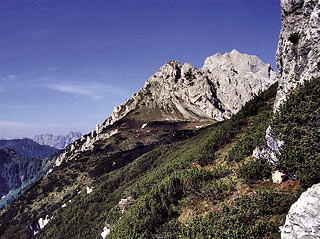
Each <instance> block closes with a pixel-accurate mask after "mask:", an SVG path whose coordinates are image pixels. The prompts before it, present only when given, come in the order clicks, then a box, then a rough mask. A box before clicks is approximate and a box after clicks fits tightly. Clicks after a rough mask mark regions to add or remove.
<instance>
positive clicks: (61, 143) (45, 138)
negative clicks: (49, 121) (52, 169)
mask: <svg viewBox="0 0 320 239" xmlns="http://www.w3.org/2000/svg"><path fill="white" fill-rule="evenodd" d="M81 135H82V134H81V133H80V132H72V131H71V132H70V133H69V134H67V135H52V134H42V135H36V136H34V138H33V141H35V142H37V143H38V144H41V145H48V146H51V147H54V148H57V149H63V148H65V147H66V146H68V145H69V144H71V143H73V142H74V141H76V140H77V139H79V138H80V137H81Z"/></svg>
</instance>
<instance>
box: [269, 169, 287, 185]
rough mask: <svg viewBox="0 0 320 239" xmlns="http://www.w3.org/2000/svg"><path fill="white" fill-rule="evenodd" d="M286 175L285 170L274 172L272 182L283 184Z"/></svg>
mask: <svg viewBox="0 0 320 239" xmlns="http://www.w3.org/2000/svg"><path fill="white" fill-rule="evenodd" d="M285 177H286V175H285V174H284V173H283V172H280V171H279V170H277V171H275V172H272V182H273V183H277V184H281V183H282V182H283V179H284V178H285Z"/></svg>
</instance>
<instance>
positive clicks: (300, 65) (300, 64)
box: [254, 0, 320, 179]
mask: <svg viewBox="0 0 320 239" xmlns="http://www.w3.org/2000/svg"><path fill="white" fill-rule="evenodd" d="M281 20H282V28H281V32H280V37H279V44H278V50H277V56H276V58H277V66H278V69H279V87H278V91H277V96H276V100H275V103H274V110H275V111H277V110H279V107H280V106H281V104H282V103H284V102H285V101H286V97H287V95H289V94H290V93H292V92H293V91H294V89H295V88H296V87H297V86H298V85H300V84H304V82H306V81H309V80H311V79H316V78H319V77H320V2H319V0H281ZM266 139H267V143H268V148H264V149H261V150H260V151H261V154H260V156H261V157H263V158H266V159H268V160H269V159H272V161H273V162H277V161H278V160H277V159H276V157H275V155H276V153H278V152H279V145H278V144H279V143H280V144H281V145H283V144H284V143H285V142H280V141H279V140H278V139H277V135H276V134H275V133H274V132H273V130H272V128H271V127H269V128H268V130H267V132H266ZM281 145H280V146H281ZM254 153H257V152H254ZM288 176H289V177H290V178H292V179H296V176H295V175H288Z"/></svg>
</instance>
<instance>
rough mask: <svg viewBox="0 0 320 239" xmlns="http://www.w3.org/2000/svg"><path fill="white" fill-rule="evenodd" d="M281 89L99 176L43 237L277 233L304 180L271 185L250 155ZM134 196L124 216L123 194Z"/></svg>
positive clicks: (259, 163)
mask: <svg viewBox="0 0 320 239" xmlns="http://www.w3.org/2000/svg"><path fill="white" fill-rule="evenodd" d="M275 93H276V86H273V87H272V88H271V89H270V90H268V91H267V92H265V93H263V94H261V95H260V96H259V97H256V99H254V100H253V101H251V102H249V103H248V104H247V105H246V106H245V107H244V108H243V109H242V110H241V112H239V113H238V114H237V115H236V116H235V117H233V118H232V119H231V120H228V121H226V122H223V123H219V124H216V125H214V126H211V127H208V128H207V129H205V130H203V132H202V133H201V134H199V135H197V136H195V137H192V138H189V139H187V140H184V141H181V142H177V143H173V144H170V145H166V146H161V147H159V148H157V149H155V150H153V151H151V152H149V153H147V154H144V155H143V156H141V157H139V158H138V159H136V160H135V161H134V162H132V163H131V164H129V165H127V166H125V167H123V168H121V169H119V170H117V171H114V172H111V173H108V174H105V175H103V176H102V177H100V178H99V179H98V180H97V181H96V182H95V185H94V190H93V192H92V193H90V194H86V193H85V192H82V193H81V194H79V195H78V196H77V197H76V198H75V199H74V200H73V201H72V202H71V203H70V204H68V205H67V207H66V208H62V209H59V210H58V211H56V212H55V213H54V217H53V219H52V220H51V221H50V223H49V224H48V226H47V228H46V230H45V231H44V232H42V233H41V234H39V238H101V236H100V233H101V232H102V229H103V227H104V226H105V225H106V224H110V225H111V234H110V236H109V237H110V238H279V233H278V226H280V225H281V224H282V223H283V222H284V218H285V214H286V213H287V211H288V209H289V207H290V205H291V204H292V203H293V202H294V201H295V200H296V199H297V197H298V196H299V195H300V193H301V188H300V186H299V183H297V182H292V181H289V182H287V183H285V184H283V185H281V186H278V185H274V184H272V183H271V182H270V180H269V177H270V171H268V170H265V169H266V168H268V165H267V164H266V163H265V162H263V161H261V160H254V159H253V158H251V157H250V155H251V153H252V150H253V149H254V148H255V146H256V145H259V144H262V143H263V139H264V134H265V130H266V127H267V126H268V125H269V124H270V122H271V121H270V120H271V118H272V117H271V116H272V103H273V100H274V97H275ZM128 196H132V197H133V198H134V201H133V202H131V205H130V206H128V208H127V209H126V211H125V213H124V214H121V212H120V208H119V206H118V203H119V201H120V200H121V198H126V197H128Z"/></svg>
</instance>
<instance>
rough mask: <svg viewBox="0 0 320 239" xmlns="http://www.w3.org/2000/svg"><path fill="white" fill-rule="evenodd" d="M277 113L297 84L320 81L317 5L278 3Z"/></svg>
mask: <svg viewBox="0 0 320 239" xmlns="http://www.w3.org/2000/svg"><path fill="white" fill-rule="evenodd" d="M281 10H282V14H281V19H282V28H281V32H280V39H279V45H278V51H277V66H278V69H279V88H278V93H277V98H276V102H275V109H276V110H277V109H278V108H279V106H280V105H281V103H282V102H283V101H285V99H286V95H288V94H289V93H290V92H292V90H294V89H295V88H296V87H297V85H298V84H303V83H304V82H305V81H308V80H311V79H312V78H319V77H320V27H319V26H320V2H319V1H318V0H281Z"/></svg>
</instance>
